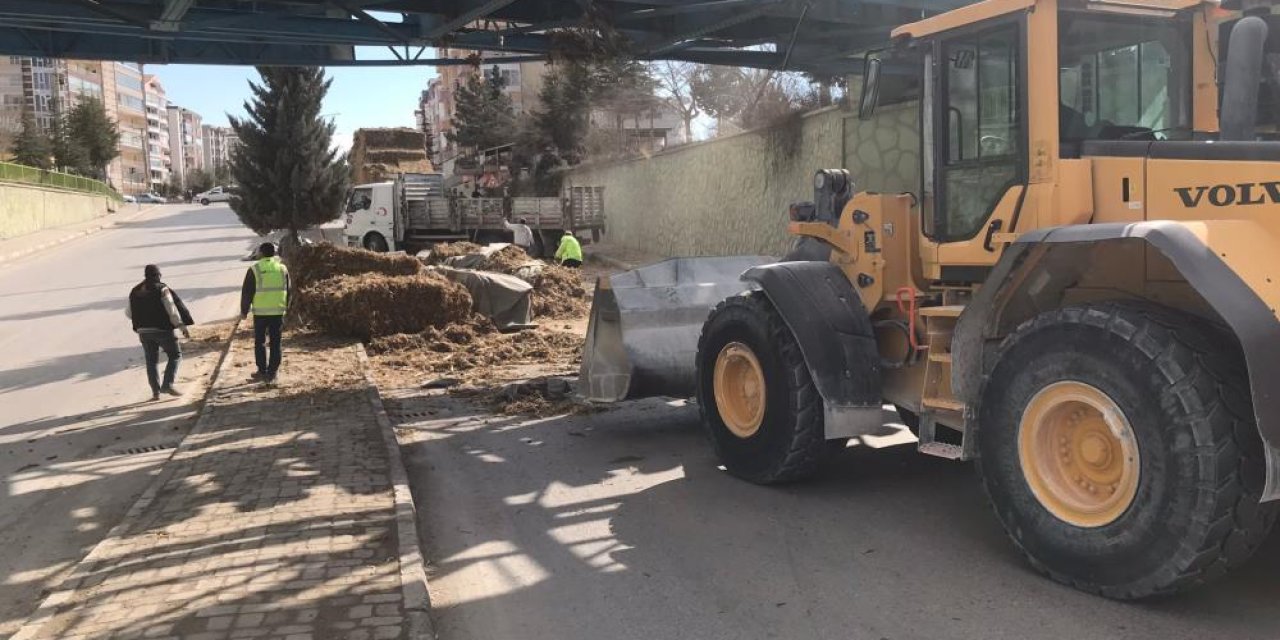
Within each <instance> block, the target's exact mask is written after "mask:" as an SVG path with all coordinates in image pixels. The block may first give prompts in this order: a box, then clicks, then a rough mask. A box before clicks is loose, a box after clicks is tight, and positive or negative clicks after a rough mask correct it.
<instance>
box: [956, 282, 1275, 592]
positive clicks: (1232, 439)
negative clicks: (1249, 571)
mask: <svg viewBox="0 0 1280 640" xmlns="http://www.w3.org/2000/svg"><path fill="white" fill-rule="evenodd" d="M1073 324H1084V325H1089V326H1092V327H1098V328H1102V329H1105V330H1106V331H1108V332H1109V333H1111V334H1113V335H1115V336H1116V337H1118V338H1120V339H1122V340H1124V341H1126V342H1128V343H1130V344H1132V345H1133V346H1134V347H1136V348H1137V349H1138V350H1139V351H1141V352H1142V353H1143V354H1144V355H1145V356H1146V357H1147V358H1148V359H1150V360H1151V361H1152V363H1153V364H1155V365H1156V367H1157V369H1158V371H1159V372H1160V373H1161V375H1162V376H1163V377H1164V379H1165V382H1166V383H1167V386H1166V389H1165V391H1164V395H1165V397H1164V398H1162V401H1164V402H1176V403H1178V404H1179V405H1181V408H1182V411H1183V412H1184V413H1185V414H1186V416H1187V418H1188V424H1189V425H1190V426H1191V429H1192V435H1193V439H1194V445H1193V449H1194V455H1195V456H1196V458H1197V461H1198V465H1199V467H1200V468H1201V469H1205V468H1208V469H1213V470H1214V475H1212V476H1210V477H1206V478H1204V480H1203V481H1202V483H1201V486H1200V487H1199V491H1198V495H1197V496H1195V502H1196V503H1197V506H1196V507H1194V508H1193V511H1195V512H1197V513H1206V512H1207V513H1206V515H1208V516H1209V518H1208V520H1207V521H1204V522H1195V523H1194V524H1196V525H1197V526H1194V527H1192V529H1191V531H1192V532H1193V533H1194V534H1195V535H1189V536H1188V541H1186V542H1185V543H1184V544H1183V545H1182V546H1181V547H1180V548H1178V550H1177V551H1176V553H1174V554H1173V555H1172V557H1170V558H1169V559H1168V560H1167V561H1166V562H1165V564H1164V565H1163V566H1162V567H1160V568H1159V569H1158V570H1157V571H1155V572H1152V573H1151V574H1150V575H1148V576H1145V577H1143V578H1141V579H1139V580H1135V581H1134V582H1131V583H1129V584H1125V585H1116V586H1105V585H1097V584H1093V583H1091V582H1087V581H1084V580H1081V579H1079V578H1078V577H1075V576H1071V575H1067V574H1066V573H1063V572H1061V571H1058V570H1056V569H1054V568H1052V567H1048V566H1046V565H1045V564H1044V563H1042V562H1040V561H1039V560H1037V559H1036V558H1035V557H1033V556H1032V555H1031V554H1030V553H1028V551H1027V549H1026V547H1025V545H1024V543H1023V541H1022V536H1023V535H1024V534H1025V532H1024V531H1023V530H1022V529H1021V527H1018V526H1016V525H1015V526H1006V530H1007V531H1008V532H1009V535H1010V537H1011V538H1013V540H1014V543H1015V544H1016V545H1017V547H1018V549H1019V551H1021V552H1022V554H1023V555H1024V556H1025V557H1026V558H1027V559H1028V561H1029V562H1030V563H1031V565H1032V566H1033V567H1035V568H1036V569H1037V570H1038V571H1040V572H1042V573H1044V574H1046V575H1048V576H1049V577H1051V578H1053V579H1054V580H1057V581H1059V582H1063V583H1066V584H1071V585H1073V586H1075V587H1076V588H1078V589H1081V590H1083V591H1087V592H1091V593H1096V594H1099V595H1102V596H1106V597H1110V598H1117V599H1136V598H1146V597H1153V596H1164V595H1170V594H1173V593H1177V592H1180V591H1184V590H1186V589H1190V588H1194V587H1196V586H1198V585H1200V584H1203V583H1204V582H1207V581H1209V580H1212V579H1214V578H1216V577H1219V576H1221V575H1222V574H1224V573H1226V572H1227V571H1228V570H1229V569H1231V568H1234V567H1236V566H1238V565H1240V564H1241V563H1243V562H1244V561H1245V560H1247V559H1248V558H1249V557H1250V556H1252V555H1253V552H1254V551H1255V550H1256V549H1257V548H1258V547H1259V546H1260V545H1261V543H1262V542H1263V540H1264V539H1265V538H1266V536H1267V533H1268V532H1269V531H1270V529H1271V526H1272V525H1273V524H1274V522H1275V519H1276V514H1277V509H1276V507H1275V506H1274V505H1272V504H1263V503H1261V502H1260V501H1259V498H1260V496H1261V490H1262V480H1261V478H1259V477H1250V474H1251V473H1254V472H1256V471H1257V470H1258V469H1259V464H1260V463H1261V458H1260V457H1261V454H1262V452H1261V448H1260V444H1261V440H1260V437H1259V435H1258V433H1257V429H1256V426H1255V425H1254V424H1253V419H1252V416H1253V409H1252V404H1251V400H1250V397H1249V393H1248V378H1247V374H1246V372H1245V371H1244V370H1243V355H1242V354H1241V353H1240V352H1239V350H1238V348H1237V347H1235V344H1234V341H1233V340H1232V338H1231V336H1230V334H1229V333H1226V332H1225V330H1224V329H1222V328H1220V327H1217V326H1216V325H1211V324H1209V323H1208V322H1206V321H1203V320H1200V319H1198V318H1195V317H1194V316H1190V315H1188V314H1185V313H1183V312H1179V311H1175V310H1172V309H1166V308H1164V307H1159V306H1156V305H1152V304H1146V303H1135V302H1107V303H1098V304H1092V305H1087V306H1081V307H1066V308H1062V309H1058V310H1055V311H1050V312H1047V313H1043V314H1040V315H1038V316H1036V317H1034V318H1032V319H1030V320H1028V321H1026V322H1024V323H1023V324H1022V326H1020V327H1018V329H1017V330H1015V331H1014V332H1013V333H1011V334H1010V335H1009V336H1008V337H1007V338H1006V339H1005V340H1004V342H1003V343H1002V344H1001V345H1000V347H999V352H998V355H997V358H996V361H997V362H998V361H999V359H1000V358H1001V357H1002V356H1003V355H1004V354H1005V353H1006V352H1007V351H1008V350H1009V349H1010V348H1011V347H1012V346H1014V345H1015V344H1017V342H1018V341H1019V340H1020V339H1021V338H1023V337H1024V336H1027V335H1030V334H1031V333H1034V332H1036V331H1038V330H1040V329H1044V328H1047V327H1050V326H1054V325H1073ZM989 377H990V376H989V375H988V376H985V377H984V380H983V390H982V391H983V393H979V397H980V398H981V397H984V396H985V391H986V389H985V387H986V383H987V381H988V380H989ZM979 468H981V459H979ZM983 488H984V490H985V491H986V493H987V497H988V500H989V502H990V503H991V505H992V508H993V509H994V510H995V511H996V512H997V515H998V516H999V517H1000V519H1001V520H1002V521H1004V522H1008V523H1016V522H1017V517H1016V516H1015V515H1014V514H1012V513H1006V511H1007V510H1008V507H1007V506H1004V507H1002V505H999V504H996V502H995V500H994V498H993V497H992V494H991V492H990V488H989V487H988V486H987V484H986V483H985V482H984V483H983Z"/></svg>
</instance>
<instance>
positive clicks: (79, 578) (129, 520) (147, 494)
mask: <svg viewBox="0 0 1280 640" xmlns="http://www.w3.org/2000/svg"><path fill="white" fill-rule="evenodd" d="M139 215H141V214H139ZM240 323H241V320H240V319H236V323H235V325H233V326H232V327H231V335H230V336H229V337H228V338H227V341H226V344H224V345H223V347H222V355H220V356H219V357H218V364H217V365H216V366H214V368H213V375H212V376H211V377H210V378H209V387H208V388H207V389H205V392H204V397H202V398H201V399H200V409H199V415H197V416H196V423H195V424H194V425H192V426H191V430H190V431H188V432H187V434H186V435H185V436H183V437H182V442H180V443H178V446H177V447H175V448H174V449H173V452H172V453H170V454H169V457H168V458H166V459H165V461H164V464H162V465H160V467H158V468H157V469H155V470H154V471H152V472H151V473H152V475H153V476H154V479H153V480H152V481H151V484H149V485H147V488H146V490H144V491H143V492H142V495H141V496H138V499H137V500H136V501H135V502H134V503H133V506H131V507H129V511H128V512H126V513H125V515H124V517H123V518H121V519H120V522H118V523H117V524H116V526H114V527H112V528H111V530H110V531H108V532H107V535H106V536H105V537H103V538H102V540H99V541H98V543H97V544H95V545H94V546H93V549H90V550H89V553H88V554H87V555H86V556H85V557H83V558H81V559H80V561H79V562H77V563H76V568H75V570H74V571H73V572H72V573H71V575H69V576H67V578H66V580H63V581H62V584H60V585H58V587H57V589H55V590H54V591H53V592H52V593H50V594H49V596H48V597H46V598H45V599H44V601H42V602H41V603H40V606H39V607H37V608H36V610H35V611H34V612H33V613H32V614H31V615H30V616H28V617H27V619H26V621H24V622H23V623H22V626H21V627H19V628H18V632H17V633H15V634H13V635H12V636H10V638H9V640H29V639H30V638H33V637H35V635H36V634H37V633H39V631H40V629H41V628H42V627H44V625H46V624H48V623H49V621H50V620H52V619H53V618H54V616H56V615H57V613H58V608H59V607H61V606H62V605H64V604H66V603H67V602H70V601H71V599H72V597H73V596H74V595H75V593H76V591H77V590H78V589H79V588H80V584H81V583H82V582H83V581H84V579H85V578H86V577H87V576H88V574H89V573H91V572H92V568H94V567H93V565H95V564H96V563H97V562H98V559H99V556H101V555H102V554H103V553H105V552H106V551H105V550H106V548H107V543H108V542H109V541H111V540H114V539H116V538H120V537H122V536H123V535H124V534H125V533H127V532H128V530H129V527H130V526H131V525H132V524H133V522H134V520H136V519H137V518H139V517H140V516H141V515H142V514H143V512H144V511H145V510H146V509H147V507H149V506H151V503H152V502H154V501H155V499H156V495H157V494H158V493H160V489H161V488H162V487H164V485H165V483H166V482H168V481H169V478H170V477H171V476H172V475H173V470H172V467H171V465H170V464H169V462H170V461H171V460H173V458H174V456H176V455H178V454H179V453H180V452H182V451H185V450H186V449H188V448H189V446H190V442H191V436H193V435H196V434H198V433H200V432H201V431H203V430H204V428H205V425H206V424H207V420H205V418H206V417H207V416H208V409H209V399H210V398H211V397H212V396H213V393H214V388H215V387H216V386H217V384H218V379H219V378H221V377H222V375H223V371H224V370H225V369H226V368H227V367H228V365H229V363H230V361H231V345H232V343H234V342H235V339H236V332H237V331H239V330H240Z"/></svg>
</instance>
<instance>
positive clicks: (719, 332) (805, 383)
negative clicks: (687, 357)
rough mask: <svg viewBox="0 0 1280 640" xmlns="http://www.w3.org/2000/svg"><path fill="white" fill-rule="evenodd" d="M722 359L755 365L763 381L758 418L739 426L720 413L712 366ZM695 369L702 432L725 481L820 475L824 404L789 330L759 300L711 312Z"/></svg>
mask: <svg viewBox="0 0 1280 640" xmlns="http://www.w3.org/2000/svg"><path fill="white" fill-rule="evenodd" d="M730 352H731V353H730ZM726 353H730V355H734V356H735V357H736V358H737V359H739V360H743V361H753V362H754V364H753V365H752V366H754V367H758V373H759V374H762V377H763V381H764V390H763V407H762V413H761V414H760V415H757V416H756V419H755V420H754V421H751V422H749V423H748V424H745V425H744V424H743V419H742V417H741V415H737V416H735V415H729V416H727V418H726V417H725V416H722V415H721V414H722V411H724V410H725V409H722V408H721V407H720V406H719V405H718V404H717V393H716V392H717V388H716V384H717V383H716V367H717V361H720V360H723V359H724V358H725V355H724V354H726ZM697 365H698V410H699V412H700V413H701V414H702V425H703V427H704V428H705V429H706V431H707V435H708V436H709V437H710V439H711V443H712V446H713V447H714V448H715V452H716V455H717V456H718V457H719V458H720V460H721V462H722V463H723V464H724V466H725V469H726V470H727V471H728V472H729V473H731V474H733V475H735V476H738V477H740V478H742V479H744V480H748V481H750V482H754V483H756V484H781V483H785V482H794V481H797V480H803V479H806V478H809V477H811V476H813V475H814V474H815V473H816V472H817V471H818V469H819V467H820V466H821V463H822V460H823V458H824V457H825V456H826V455H827V454H828V453H829V452H830V451H831V448H830V447H828V446H827V445H826V443H825V441H824V437H823V435H824V433H823V417H822V397H821V396H820V395H819V394H818V390H817V388H815V387H814V384H813V379H812V378H811V377H810V375H809V368H808V365H806V364H805V361H804V356H803V355H802V354H801V353H800V345H799V344H798V343H797V342H796V339H795V337H794V336H793V335H792V334H791V329H790V328H788V327H787V325H786V323H785V322H784V321H783V320H782V317H781V316H780V315H778V312H777V311H776V310H775V309H774V308H773V304H772V303H770V302H769V299H768V298H766V297H765V295H764V294H763V293H760V292H755V293H750V294H746V295H741V296H734V297H732V298H729V299H728V300H725V301H724V302H722V303H720V305H719V306H717V307H716V308H715V310H714V311H712V312H711V315H710V317H708V318H707V321H706V323H705V324H703V326H702V336H701V337H700V338H699V339H698V356H697ZM723 384H724V383H723V382H722V385H723ZM722 390H723V386H722ZM727 410H729V411H730V412H732V411H733V409H732V408H729V409H727ZM738 413H739V414H741V411H739V412H738ZM726 419H727V420H728V422H729V423H730V424H729V425H727V424H726ZM730 425H733V428H731V427H730Z"/></svg>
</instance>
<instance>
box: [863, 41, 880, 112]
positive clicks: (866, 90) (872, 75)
mask: <svg viewBox="0 0 1280 640" xmlns="http://www.w3.org/2000/svg"><path fill="white" fill-rule="evenodd" d="M879 99H880V58H873V57H871V54H870V53H868V54H867V57H866V58H865V59H864V60H863V63H862V95H861V96H860V97H859V98H858V118H860V119H862V120H867V119H870V118H871V115H872V114H874V113H875V111H876V102H878V101H879Z"/></svg>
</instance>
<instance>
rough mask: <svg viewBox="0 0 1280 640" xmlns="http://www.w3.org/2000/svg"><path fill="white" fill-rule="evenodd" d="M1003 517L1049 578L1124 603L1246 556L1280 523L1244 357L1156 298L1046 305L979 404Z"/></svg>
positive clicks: (1191, 582)
mask: <svg viewBox="0 0 1280 640" xmlns="http://www.w3.org/2000/svg"><path fill="white" fill-rule="evenodd" d="M977 438H978V454H979V460H978V462H979V470H980V473H981V476H982V481H983V485H984V487H985V489H986V492H987V495H988V497H989V498H990V500H991V504H992V507H993V508H994V510H995V512H996V515H997V517H998V518H999V519H1000V522H1001V524H1003V525H1004V528H1005V531H1006V532H1007V533H1008V534H1009V536H1010V537H1011V538H1013V541H1014V542H1015V543H1016V544H1017V546H1018V548H1019V549H1020V550H1021V551H1022V552H1023V553H1024V554H1025V555H1026V557H1027V558H1028V559H1029V560H1030V562H1031V564H1032V565H1033V566H1034V567H1035V568H1036V569H1038V570H1040V571H1041V572H1043V573H1045V574H1047V575H1048V576H1050V577H1051V578H1053V579H1054V580H1057V581H1059V582H1063V583H1066V584H1069V585H1072V586H1074V587H1076V588H1078V589H1082V590H1085V591H1089V592H1092V593H1097V594H1100V595H1102V596H1105V597H1109V598H1116V599H1122V600H1130V599H1137V598H1146V597H1150V596H1159V595H1165V594H1171V593H1176V592H1179V591H1183V590H1186V589H1188V588H1191V587H1194V586H1196V585H1199V584H1201V583H1203V582H1205V581H1206V580H1209V579H1212V578H1214V577H1217V576H1219V575H1221V574H1222V573H1224V572H1225V571H1226V570H1227V569H1229V568H1231V567H1233V566H1235V565H1238V564H1240V563H1241V562H1243V561H1244V560H1246V559H1247V558H1248V557H1249V556H1250V555H1252V553H1253V552H1254V550H1255V549H1256V548H1257V547H1258V545H1259V544H1260V543H1261V542H1262V540H1263V539H1264V538H1265V537H1266V535H1267V532H1268V530H1269V529H1270V527H1271V525H1272V523H1273V522H1274V519H1275V518H1274V516H1275V513H1276V511H1275V508H1274V507H1273V506H1272V505H1270V504H1265V505H1264V504H1260V503H1259V498H1260V496H1261V493H1262V489H1263V483H1264V479H1265V471H1264V466H1263V464H1264V463H1263V458H1262V449H1261V440H1260V438H1259V436H1258V431H1257V427H1256V425H1255V424H1254V418H1253V408H1252V405H1251V402H1250V395H1249V386H1248V382H1247V377H1246V374H1245V371H1244V367H1243V357H1242V355H1241V354H1240V352H1239V350H1238V348H1236V346H1235V344H1234V341H1232V340H1231V339H1230V338H1229V337H1225V336H1224V335H1223V334H1221V333H1220V332H1218V331H1217V329H1216V328H1215V327H1212V326H1210V325H1207V324H1206V323H1204V322H1202V321H1200V320H1198V319H1196V318H1195V317H1194V316H1190V315H1186V314H1183V313H1180V312H1177V311H1172V310H1168V309H1164V308H1161V307H1155V306H1152V305H1144V304H1132V303H1101V304H1095V305H1089V306H1081V307H1069V308H1064V309H1059V310H1056V311H1051V312H1047V313H1044V314H1041V315H1040V316H1037V317H1035V318H1033V319H1032V320H1030V321H1028V322H1027V323H1025V324H1024V325H1023V326H1021V327H1019V328H1018V330H1017V331H1015V332H1014V333H1013V334H1012V335H1011V336H1009V337H1008V338H1007V339H1006V340H1005V342H1004V343H1003V344H1002V345H1001V347H1000V351H999V353H998V355H997V359H996V364H995V366H994V368H993V370H992V371H991V373H990V375H989V376H987V377H986V379H985V381H984V386H983V391H982V395H981V401H980V405H979V409H978V431H977Z"/></svg>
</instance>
